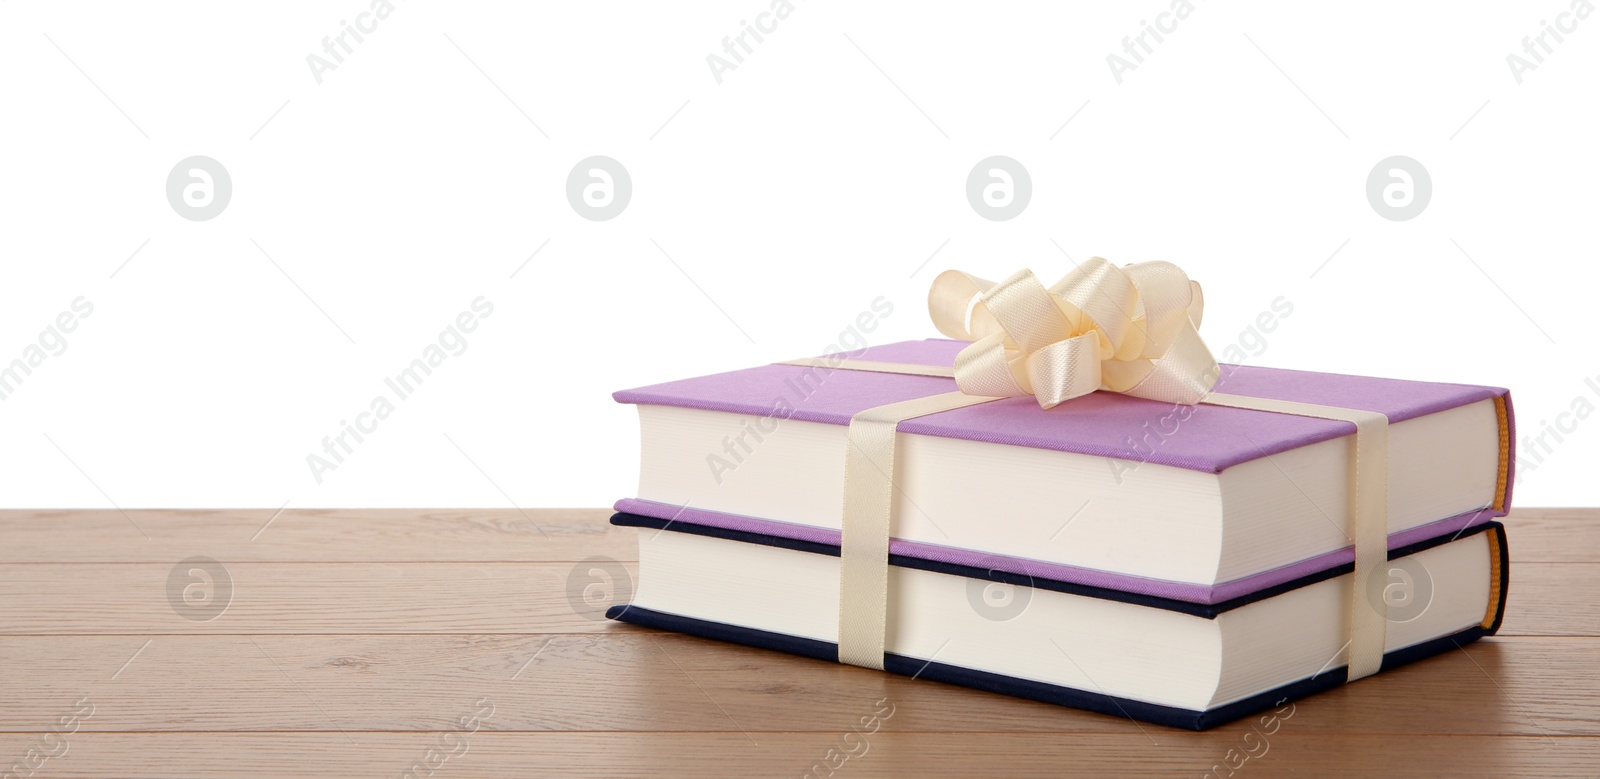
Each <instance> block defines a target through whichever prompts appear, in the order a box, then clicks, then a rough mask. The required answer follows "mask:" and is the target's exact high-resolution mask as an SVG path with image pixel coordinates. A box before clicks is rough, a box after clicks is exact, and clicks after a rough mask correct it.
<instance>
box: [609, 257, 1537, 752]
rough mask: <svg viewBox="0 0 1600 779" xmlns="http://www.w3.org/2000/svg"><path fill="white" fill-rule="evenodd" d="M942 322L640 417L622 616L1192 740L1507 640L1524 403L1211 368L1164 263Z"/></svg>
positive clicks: (960, 312)
mask: <svg viewBox="0 0 1600 779" xmlns="http://www.w3.org/2000/svg"><path fill="white" fill-rule="evenodd" d="M974 300H976V303H974ZM930 308H931V310H932V314H933V318H934V321H935V324H936V325H938V326H939V329H940V330H941V331H943V332H944V333H945V334H947V335H950V336H952V337H953V338H955V339H956V340H927V341H912V342H905V343H896V344H888V345H883V346H876V347H871V348H867V349H863V350H861V351H858V352H855V353H850V354H830V355H824V356H822V357H818V358H808V359H803V360H794V361H789V362H785V363H777V364H772V365H765V366H760V367H756V368H749V369H746V370H740V371H734V372H731V373H724V374H718V375H713V376H704V377H699V378H693V379H687V380H683V381H675V382H669V383H666V384H658V385H655V386H650V387H642V388H639V389H633V390H626V391H623V392H619V393H616V396H615V397H616V399H617V400H618V401H620V402H622V403H629V404H634V405H636V406H637V408H638V413H639V419H640V424H641V428H642V434H643V438H642V442H643V445H642V453H643V457H642V464H641V476H640V486H639V494H638V496H637V497H635V498H630V499H625V500H622V501H619V502H618V503H617V506H616V508H617V511H618V513H617V514H616V515H615V516H614V517H613V518H612V522H613V523H614V524H618V525H627V526H635V527H639V528H642V529H643V530H642V531H641V535H640V551H639V555H640V585H639V588H638V592H637V594H636V596H635V598H634V601H633V602H632V603H631V604H625V605H618V606H615V607H613V608H612V609H611V610H610V611H609V612H608V615H609V616H611V617H612V618H613V619H618V620H621V621H624V622H631V623H635V624H640V625H646V626H650V627H656V628H662V629H667V630H674V631H680V632H683V633H690V634H694V635H700V636H707V637H711V638H716V639H722V640H727V641H733V642H738V643H742V644H749V645H753V646H759V647H767V648H772V649H778V650H782V651H786V652H792V653H795V654H799V655H805V656H809V657H815V658H820V659H824V660H829V661H839V662H846V663H851V664H855V665H860V666H864V667H869V668H878V669H883V670H888V671H890V672H894V673H900V674H906V675H912V676H916V677H917V678H921V679H930V680H936V681H943V682H950V683H954V684H960V685H965V686H969V687H975V688H979V689H983V690H990V691H995V692H1001V693H1006V694H1010V695H1015V696H1019V697H1024V698H1031V699H1035V700H1042V701H1048V702H1054V703H1061V704H1065V705H1069V706H1075V707H1079V708H1084V709H1090V710H1093V711H1098V712H1103V713H1107V714H1111V715H1114V716H1128V717H1134V718H1137V719H1140V720H1145V721H1150V722H1156V723H1162V724H1167V725H1173V726H1178V727H1185V728H1192V729H1205V728H1209V727H1214V726H1216V725H1219V724H1223V723H1226V722H1229V721H1231V720H1234V719H1237V718H1239V717H1243V716H1246V715H1249V714H1252V713H1255V712H1258V711H1262V710H1264V709H1267V708H1271V707H1275V706H1278V705H1281V704H1282V703H1283V702H1284V701H1285V700H1287V699H1294V698H1298V697H1301V696H1304V695H1308V694H1310V693H1313V692H1316V691H1319V690H1323V689H1327V688H1330V687H1334V686H1337V685H1340V684H1343V683H1345V682H1347V681H1354V680H1355V679H1358V678H1361V677H1364V676H1368V675H1371V674H1373V673H1375V672H1377V671H1379V670H1382V669H1388V668H1391V667H1394V666H1397V665H1401V664H1404V663H1406V662H1410V661H1413V660H1416V659H1419V658H1422V657H1426V656H1428V655H1430V654H1433V653H1437V652H1440V651H1444V650H1446V649H1452V648H1455V647H1457V646H1460V645H1463V644H1465V643H1468V642H1470V641H1474V640H1476V639H1478V638H1480V637H1482V636H1485V635H1489V634H1491V633H1493V632H1494V631H1495V630H1496V629H1497V628H1498V626H1499V624H1500V620H1501V617H1502V612H1503V609H1504V605H1505V596H1506V587H1507V575H1508V568H1507V556H1506V541H1505V533H1504V528H1503V527H1502V526H1501V525H1500V523H1498V522H1495V521H1494V519H1495V518H1497V517H1501V516H1504V515H1505V513H1506V509H1507V508H1508V506H1509V503H1510V496H1511V475H1512V473H1511V467H1510V466H1511V463H1512V462H1513V452H1512V450H1511V447H1512V442H1513V441H1514V435H1513V430H1512V416H1511V405H1510V398H1509V395H1508V393H1507V392H1506V391H1505V390H1503V389H1498V388H1494V387H1479V386H1469V385H1460V384H1440V383H1430V382H1419V381H1401V380H1394V379H1378V378H1366V377H1357V376H1342V375H1333V374H1325V373H1313V372H1305V371H1291V370H1278V369H1271V368H1256V367H1242V366H1231V365H1218V364H1217V363H1215V362H1214V361H1213V360H1212V359H1211V357H1210V353H1209V351H1208V350H1206V348H1205V346H1204V344H1203V343H1202V342H1200V340H1199V338H1198V335H1197V334H1196V328H1197V327H1198V324H1199V319H1200V309H1201V303H1200V293H1199V287H1198V285H1196V284H1194V283H1193V282H1190V281H1189V280H1188V279H1187V278H1186V277H1185V276H1184V275H1183V273H1182V271H1180V270H1178V269H1177V268H1176V267H1175V266H1172V265H1170V264H1167V263H1141V264H1137V265H1130V266H1126V267H1124V268H1117V267H1115V266H1112V265H1110V264H1109V263H1106V262H1105V261H1103V260H1099V259H1095V260H1091V261H1089V262H1085V263H1084V264H1083V265H1081V266H1079V268H1078V269H1076V270H1075V271H1074V272H1073V273H1072V274H1069V275H1068V276H1067V278H1065V279H1063V280H1062V281H1061V282H1059V283H1058V284H1056V285H1055V286H1053V287H1050V288H1048V289H1047V288H1045V287H1044V286H1043V285H1042V284H1040V283H1039V282H1038V281H1037V280H1036V279H1035V278H1034V277H1033V276H1032V274H1031V273H1028V272H1026V271H1024V272H1022V273H1019V274H1017V275H1015V276H1013V277H1011V278H1010V279H1007V280H1006V281H1004V282H1001V283H999V284H992V283H990V282H986V281H983V280H981V279H975V278H972V277H969V276H966V275H965V274H960V273H955V272H948V273H946V274H944V275H942V276H940V278H939V280H938V281H936V282H935V285H934V289H933V292H932V294H931V295H930Z"/></svg>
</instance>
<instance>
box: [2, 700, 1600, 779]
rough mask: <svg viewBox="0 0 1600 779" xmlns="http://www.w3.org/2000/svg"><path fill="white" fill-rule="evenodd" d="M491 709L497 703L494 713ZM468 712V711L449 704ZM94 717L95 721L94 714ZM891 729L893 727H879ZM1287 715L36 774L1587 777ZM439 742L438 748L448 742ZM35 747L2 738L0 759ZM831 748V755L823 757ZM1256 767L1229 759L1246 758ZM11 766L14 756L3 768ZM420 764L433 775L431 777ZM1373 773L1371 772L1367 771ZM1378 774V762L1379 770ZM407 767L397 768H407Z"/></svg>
mask: <svg viewBox="0 0 1600 779" xmlns="http://www.w3.org/2000/svg"><path fill="white" fill-rule="evenodd" d="M500 709H501V707H499V706H496V707H495V709H494V715H498V713H499V711H500ZM461 710H462V714H463V715H464V716H467V715H470V714H472V712H473V711H474V710H473V708H472V702H467V703H466V704H464V705H463V706H462V707H461ZM95 716H99V715H98V711H97V713H96V714H95ZM891 719H892V718H891ZM492 720H493V715H491V716H490V717H489V721H492ZM1297 720H1298V718H1291V719H1290V720H1288V721H1287V722H1283V723H1281V725H1280V726H1279V728H1278V731H1277V732H1276V733H1274V734H1272V735H1269V736H1266V737H1265V738H1264V739H1262V738H1261V737H1260V736H1254V737H1252V738H1251V739H1250V740H1249V741H1248V742H1247V741H1245V740H1244V736H1243V733H1242V732H1232V731H1218V732H1212V733H1187V732H1174V731H1166V730H1162V731H1158V732H1154V733H1150V734H1140V733H1137V732H1135V733H1125V734H1103V735H1098V736H1093V737H1084V738H1075V739H1063V738H1061V737H1060V736H1058V735H1054V734H1017V733H983V734H972V735H969V736H967V737H965V738H952V737H950V736H949V735H944V734H931V733H891V732H879V733H876V734H872V735H870V736H867V737H865V740H862V739H860V738H859V737H857V738H852V739H851V740H850V741H848V742H846V741H845V737H844V733H843V732H835V733H753V734H743V733H697V734H682V733H495V732H489V731H485V730H479V731H478V732H475V733H466V734H460V733H454V734H439V733H358V734H341V733H225V734H223V733H217V734H197V733H84V732H79V733H74V734H71V735H68V736H66V737H65V738H66V741H65V745H66V747H67V752H66V754H64V755H62V756H60V757H56V758H51V759H49V760H48V761H46V762H45V763H44V765H42V766H40V770H41V771H44V772H47V773H48V774H49V775H52V776H72V777H85V778H88V777H131V778H132V779H141V778H143V777H169V776H186V777H199V778H207V777H216V778H217V779H248V778H250V777H273V778H276V777H300V776H312V777H324V776H419V777H421V776H430V775H434V776H462V777H467V776H471V777H482V778H483V779H495V778H496V777H508V778H509V779H524V777H527V776H534V775H537V776H550V777H594V776H607V777H637V778H638V779H654V778H655V777H658V776H663V775H665V776H695V777H708V778H712V777H736V778H737V779H747V777H751V776H772V775H788V776H806V775H811V776H825V775H827V774H824V773H822V772H821V771H820V770H818V771H816V772H815V773H812V771H813V769H812V767H813V766H818V767H819V768H820V766H822V765H824V764H825V763H826V762H828V761H829V756H830V754H832V755H839V754H841V753H845V752H847V751H849V752H854V753H855V754H856V755H857V756H856V757H850V758H847V759H846V760H844V761H842V762H840V761H838V760H837V758H834V759H833V763H834V765H837V766H838V768H837V769H836V770H834V771H833V772H832V774H833V775H834V776H837V777H844V776H849V777H852V778H854V777H878V776H915V777H946V776H951V777H954V776H960V777H972V776H1068V775H1070V776H1141V777H1185V778H1186V779H1192V777H1196V776H1203V775H1208V772H1212V771H1213V768H1214V767H1215V773H1212V774H1210V775H1213V776H1227V775H1228V773H1227V770H1226V769H1224V768H1222V766H1223V765H1224V761H1228V760H1230V757H1229V756H1230V750H1232V755H1234V756H1235V757H1233V758H1231V759H1232V761H1233V764H1234V765H1237V766H1238V768H1237V769H1236V770H1238V771H1251V772H1256V773H1259V775H1261V776H1283V775H1289V774H1293V775H1295V776H1318V777H1353V778H1358V779H1369V778H1370V777H1372V776H1384V777H1391V778H1396V779H1409V778H1410V777H1439V776H1451V777H1457V776H1484V777H1497V779H1498V778H1499V777H1513V776H1538V777H1593V776H1594V775H1595V774H1596V771H1597V770H1600V739H1597V738H1592V737H1561V738H1543V737H1533V736H1507V737H1501V738H1480V737H1476V736H1410V735H1407V736H1389V735H1348V736H1331V737H1330V736H1327V735H1324V734H1307V733H1298V732H1295V730H1294V726H1295V723H1296V721H1297ZM447 735H448V738H447V737H446V736H447ZM39 743H40V737H39V736H35V735H31V734H8V735H0V754H3V755H15V756H16V758H21V757H22V756H23V755H25V754H27V752H28V750H29V749H30V748H35V747H37V746H38V744H39ZM830 750H833V752H831V753H830ZM1247 750H1248V751H1249V752H1253V753H1255V754H1256V755H1258V756H1257V757H1254V758H1248V759H1246V760H1245V761H1244V762H1242V763H1240V762H1238V757H1242V756H1244V755H1245V753H1246V752H1247ZM13 759H15V758H13ZM430 764H431V768H430ZM1375 764H1380V765H1375ZM1380 766H1381V767H1380ZM408 772H409V773H408Z"/></svg>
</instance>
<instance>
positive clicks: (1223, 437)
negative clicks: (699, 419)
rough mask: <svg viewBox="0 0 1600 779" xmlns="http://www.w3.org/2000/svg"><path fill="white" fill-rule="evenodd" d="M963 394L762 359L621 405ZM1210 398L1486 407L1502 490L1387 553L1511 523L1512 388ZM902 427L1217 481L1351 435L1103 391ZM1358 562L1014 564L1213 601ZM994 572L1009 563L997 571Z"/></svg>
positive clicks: (838, 405) (727, 523) (825, 408)
mask: <svg viewBox="0 0 1600 779" xmlns="http://www.w3.org/2000/svg"><path fill="white" fill-rule="evenodd" d="M965 346H966V343H965V342H963V341H951V340H943V339H929V340H925V341H906V342H902V343H895V344H886V345H883V346H876V347H871V348H868V349H865V350H862V351H860V352H855V353H852V354H850V355H848V357H849V358H851V359H859V360H875V361H881V362H897V363H910V364H917V365H934V366H941V367H949V366H950V365H952V364H953V363H954V361H955V356H956V353H957V352H959V351H960V350H961V349H962V348H963V347H965ZM955 389H956V386H955V380H954V379H949V378H940V377H930V376H911V375H903V374H891V373H873V372H866V371H854V370H844V369H832V370H830V369H827V368H821V367H818V368H807V367H800V366H793V365H763V366H760V367H756V368H747V369H744V370H737V371H731V372H728V373H720V374H714V375H710V376H701V377H698V378H692V379H683V380H680V381H672V382H667V383H664V384H656V385H652V386H648V387H640V388H638V389H631V390H623V391H621V392H617V393H615V395H614V396H613V397H614V398H615V399H616V400H617V401H618V402H620V403H630V404H645V405H664V406H678V407H683V408H694V409H703V410H708V411H720V412H728V413H733V414H747V415H753V416H772V415H777V416H782V417H784V418H788V419H799V420H802V421H807V422H820V423H824V424H834V425H847V424H849V422H850V418H851V416H853V415H855V414H856V413H857V412H860V411H862V410H865V409H868V408H872V407H874V406H880V405H883V404H886V403H894V402H897V401H902V400H910V399H913V398H919V397H925V396H928V395H935V394H939V393H945V392H952V391H955ZM1216 391H1218V392H1225V393H1229V394H1234V395H1244V396H1250V397H1258V398H1272V399H1277V400H1289V401H1298V402H1303V403H1316V404H1319V405H1326V406H1338V407H1342V408H1353V409H1360V410H1364V411H1376V412H1380V413H1382V414H1384V415H1385V416H1387V417H1388V418H1389V421H1390V422H1391V423H1393V422H1402V421H1405V420H1407V419H1412V418H1415V417H1420V416H1425V415H1427V414H1432V413H1435V412H1439V411H1444V410H1446V409H1451V408H1456V407H1458V406H1464V405H1468V404H1471V403H1476V402H1479V401H1483V400H1491V399H1492V400H1494V401H1495V406H1496V411H1497V415H1498V417H1499V420H1500V468H1499V474H1498V476H1499V479H1498V482H1499V483H1498V485H1497V486H1498V487H1499V489H1498V490H1497V497H1496V499H1495V501H1494V504H1493V505H1492V506H1490V507H1489V508H1486V509H1483V510H1481V511H1477V512H1472V513H1470V514H1466V515H1462V516H1459V517H1449V518H1443V519H1440V520H1438V521H1436V522H1433V523H1430V524H1428V525H1424V526H1422V527H1418V528H1413V529H1411V530H1408V531H1404V532H1403V533H1397V534H1395V535H1393V536H1391V538H1390V546H1391V548H1394V547H1396V546H1403V545H1405V544H1407V543H1412V542H1414V541H1416V540H1418V539H1420V538H1423V537H1427V536H1431V535H1435V534H1439V533H1452V532H1459V531H1461V530H1463V529H1465V528H1466V527H1469V526H1473V525H1477V524H1481V523H1483V522H1487V521H1488V520H1490V519H1492V518H1494V517H1501V516H1505V514H1506V509H1507V508H1508V507H1509V506H1510V503H1511V486H1512V484H1511V483H1512V475H1513V474H1512V470H1513V469H1512V467H1511V464H1512V463H1513V462H1515V450H1514V445H1515V440H1516V439H1515V428H1514V419H1513V416H1512V410H1511V402H1510V395H1509V393H1508V392H1507V391H1506V390H1504V389H1501V388H1498V387H1484V386H1475V385H1467V384H1444V383H1436V382H1421V381H1406V380H1400V379H1382V378H1372V377H1365V376H1345V375H1340V374H1331V373H1317V372H1312V371H1295V370H1284V369H1278V368H1259V367H1250V366H1236V365H1223V366H1222V371H1221V374H1220V376H1219V377H1218V380H1217V383H1216ZM1173 414H1182V415H1183V416H1182V417H1181V419H1182V427H1181V430H1182V434H1181V435H1167V436H1162V437H1160V438H1159V439H1158V440H1157V441H1152V439H1151V436H1152V435H1156V436H1159V435H1160V432H1159V431H1160V426H1161V425H1162V422H1161V420H1162V419H1163V417H1167V418H1169V419H1170V418H1171V415H1173ZM1167 424H1170V422H1169V423H1167ZM898 430H899V431H900V432H903V433H912V434H917V435H930V436H941V437H946V438H959V439H966V440H971V441H982V442H987V443H996V444H1004V445H1010V446H1025V447H1033V448H1037V449H1050V450H1055V451H1062V452H1072V453H1076V454H1087V455H1093V456H1099V457H1113V458H1118V459H1124V460H1140V461H1145V462H1153V463H1159V464H1162V465H1169V466H1174V467H1178V468H1186V469H1190V470H1196V471H1204V472H1210V473H1220V472H1222V471H1223V470H1224V469H1226V468H1228V467H1230V466H1233V465H1237V464H1239V463H1242V462H1247V461H1250V460H1254V459H1257V458H1260V457H1265V456H1268V455H1272V454H1277V453H1279V452H1285V451H1289V450H1292V449H1296V448H1299V447H1302V446H1306V445H1309V444H1314V443H1317V442H1320V441H1325V440H1329V439H1333V438H1339V437H1342V436H1346V435H1350V434H1352V433H1354V432H1355V425H1354V424H1352V423H1349V422H1340V421H1334V420H1326V419H1317V418H1312V417H1301V416H1294V415H1289V414H1276V413H1269V412H1262V411H1252V410H1247V409H1236V408H1229V407H1225V406H1211V405H1205V404H1200V405H1197V406H1175V405H1173V404H1169V403H1162V402H1159V401H1153V400H1144V399H1141V398H1134V397H1130V396H1127V395H1121V394H1117V393H1111V392H1096V393H1094V394H1091V395H1087V396H1084V397H1081V398H1076V399H1073V400H1070V401H1067V402H1066V403H1063V404H1061V405H1059V406H1056V407H1055V408H1052V409H1049V410H1044V409H1041V408H1039V406H1038V404H1037V402H1036V401H1035V400H1034V399H1033V398H1031V397H1020V398H1010V399H1007V400H999V401H995V402H992V403H984V404H981V405H977V406H969V407H967V408H960V409H955V410H952V411H945V412H942V413H938V414H931V415H929V416H924V417H918V418H916V419H910V420H906V421H904V422H901V423H900V425H899V427H898ZM617 509H618V510H620V511H625V512H630V513H636V514H642V515H646V516H656V517H659V518H661V519H669V520H675V521H680V522H688V523H693V524H703V525H709V526H718V527H724V528H728V529H737V530H742V531H748V532H756V533H766V534H776V535H780V536H785V537H796V538H798V536H797V535H796V534H799V535H803V536H805V538H802V539H799V540H811V541H816V542H821V543H831V544H835V545H836V544H838V531H828V530H823V529H818V528H800V527H798V526H794V525H790V524H789V523H781V522H772V521H770V520H764V519H761V518H755V517H737V516H733V515H727V514H720V515H719V514H717V513H716V512H709V511H700V510H697V509H689V510H688V511H687V512H686V511H685V510H684V509H683V508H679V507H673V506H665V505H660V504H653V503H651V502H649V501H641V500H633V499H629V500H624V501H621V502H619V503H618V504H617ZM691 514H692V515H691ZM893 544H894V545H895V546H894V547H893V548H892V550H891V551H893V552H894V553H897V554H906V555H910V556H915V557H921V558H925V559H933V560H946V561H948V562H953V563H963V562H964V558H966V557H968V556H977V553H974V552H969V551H966V550H958V549H951V548H947V547H938V546H936V545H931V544H918V543H916V542H908V541H904V540H901V539H895V540H894V541H893ZM925 547H926V548H925ZM1353 557H1354V553H1353V550H1351V549H1343V550H1339V551H1337V552H1333V553H1330V554H1326V555H1322V556H1319V557H1317V558H1313V559H1311V560H1303V561H1300V562H1298V563H1295V564H1293V565H1290V566H1285V567H1284V568H1282V569H1278V570H1274V571H1267V572H1264V573H1261V574H1256V575H1254V576H1250V577H1246V578H1245V579H1241V580H1237V581H1234V582H1227V583H1222V584H1219V585H1216V586H1205V585H1197V584H1183V583H1177V582H1167V581H1158V580H1148V579H1141V578H1140V577H1134V576H1126V575H1121V574H1113V573H1108V572H1103V571H1089V570H1086V569H1077V568H1074V567H1072V566H1059V565H1053V564H1048V563H1040V562H1038V561H1022V560H1018V561H1016V562H1017V564H1018V566H1025V567H1026V568H1027V572H1028V573H1030V574H1031V575H1041V574H1042V575H1043V576H1045V577H1047V578H1053V579H1058V580H1061V581H1068V582H1075V583H1085V584H1093V585H1096V586H1104V587H1111V588H1116V589H1122V590H1126V591H1131V592H1148V593H1151V594H1157V595H1161V596H1164V597H1171V598H1175V599H1178V600H1186V601H1191V602H1199V603H1211V602H1217V601H1219V600H1224V599H1227V598H1229V597H1237V596H1238V595H1240V594H1241V593H1246V592H1251V591H1254V590H1257V589H1260V588H1263V587H1268V586H1272V585H1273V584H1276V583H1281V582H1284V581H1288V580H1291V579H1294V578H1296V577H1298V576H1303V575H1305V574H1306V573H1307V572H1308V571H1310V570H1313V569H1320V568H1325V567H1331V566H1335V565H1339V564H1341V563H1345V562H1349V561H1350V560H1351V559H1353ZM956 558H962V559H956ZM986 559H988V560H989V563H990V567H994V558H993V557H987V558H986ZM1000 567H1005V565H1004V564H1003V563H1002V564H1001V566H1000Z"/></svg>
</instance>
